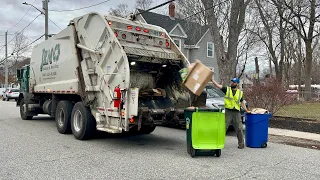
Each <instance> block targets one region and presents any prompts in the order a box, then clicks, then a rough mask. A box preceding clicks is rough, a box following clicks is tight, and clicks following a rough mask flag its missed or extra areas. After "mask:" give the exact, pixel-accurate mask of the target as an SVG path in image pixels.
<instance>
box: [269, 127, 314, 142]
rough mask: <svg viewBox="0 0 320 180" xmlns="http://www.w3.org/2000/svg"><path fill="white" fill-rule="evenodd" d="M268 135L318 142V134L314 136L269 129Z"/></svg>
mask: <svg viewBox="0 0 320 180" xmlns="http://www.w3.org/2000/svg"><path fill="white" fill-rule="evenodd" d="M269 134H271V135H278V136H288V137H295V138H302V139H308V140H313V141H319V142H320V134H314V133H307V132H300V131H292V130H287V129H276V128H269Z"/></svg>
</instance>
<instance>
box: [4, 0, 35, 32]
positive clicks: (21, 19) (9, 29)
mask: <svg viewBox="0 0 320 180" xmlns="http://www.w3.org/2000/svg"><path fill="white" fill-rule="evenodd" d="M36 1H37V0H34V2H33V3H32V4H34V3H35V2H36ZM30 9H31V6H30V8H29V9H28V11H27V12H26V13H25V14H24V15H23V16H22V18H21V19H20V20H19V21H18V22H17V23H16V24H15V25H14V26H12V27H11V28H9V29H8V31H9V30H11V29H13V28H14V27H16V26H17V25H18V24H19V23H20V22H21V21H22V20H23V19H24V17H25V16H26V15H27V14H28V13H29V11H30Z"/></svg>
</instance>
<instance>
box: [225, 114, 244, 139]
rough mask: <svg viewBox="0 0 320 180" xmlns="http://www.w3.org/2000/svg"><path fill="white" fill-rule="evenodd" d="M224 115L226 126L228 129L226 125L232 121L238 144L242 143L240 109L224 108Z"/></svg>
mask: <svg viewBox="0 0 320 180" xmlns="http://www.w3.org/2000/svg"><path fill="white" fill-rule="evenodd" d="M225 117H226V128H227V129H228V126H229V125H230V124H231V123H232V125H233V127H234V129H235V130H236V133H237V137H238V144H239V145H240V144H244V140H243V126H242V121H241V113H240V111H234V110H229V109H225Z"/></svg>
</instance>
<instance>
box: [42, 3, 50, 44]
mask: <svg viewBox="0 0 320 180" xmlns="http://www.w3.org/2000/svg"><path fill="white" fill-rule="evenodd" d="M42 2H43V10H44V16H45V20H44V21H45V40H47V39H48V37H49V36H48V34H49V27H48V17H49V14H48V13H49V11H48V0H44V1H42Z"/></svg>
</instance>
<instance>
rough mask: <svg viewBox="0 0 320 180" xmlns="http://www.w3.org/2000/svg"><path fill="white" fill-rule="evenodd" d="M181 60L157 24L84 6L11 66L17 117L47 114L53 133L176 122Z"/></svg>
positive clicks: (140, 129)
mask: <svg viewBox="0 0 320 180" xmlns="http://www.w3.org/2000/svg"><path fill="white" fill-rule="evenodd" d="M188 65H189V62H188V60H187V59H186V57H185V56H184V55H183V53H182V52H181V50H180V49H179V48H178V47H177V46H176V45H175V43H174V42H173V40H172V38H171V37H170V36H169V35H168V33H167V32H166V30H165V29H163V28H161V27H159V26H155V25H151V24H146V23H141V22H140V21H138V20H135V19H130V18H128V19H126V18H121V17H117V16H111V15H101V14H99V13H95V12H91V13H88V14H85V15H83V16H80V17H77V18H74V19H72V20H71V21H70V23H68V26H67V27H66V28H65V29H63V30H62V31H61V32H59V33H57V34H56V35H54V36H53V37H50V38H49V39H47V40H45V41H44V42H42V43H39V44H37V45H35V46H34V48H33V50H32V55H31V61H30V64H28V65H26V66H24V67H23V68H21V69H18V70H17V78H18V81H19V83H20V94H19V98H18V100H17V104H16V106H17V107H20V116H21V118H22V119H23V120H31V119H32V118H33V117H34V116H38V115H41V114H44V115H49V116H51V117H52V118H54V119H55V123H56V126H57V130H58V132H59V133H61V134H67V133H72V134H73V135H74V136H75V138H76V139H79V140H84V139H89V138H92V135H93V134H94V132H95V131H105V132H108V133H126V132H133V133H139V134H140V133H142V134H149V133H152V132H153V131H154V130H155V128H156V126H157V125H161V124H165V123H178V124H179V123H183V122H184V114H183V113H184V108H185V107H188V106H190V105H191V103H192V97H193V96H192V94H191V93H190V91H188V90H187V89H186V88H184V87H183V82H182V79H181V76H180V74H179V70H181V69H182V68H186V67H187V66H188Z"/></svg>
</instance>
